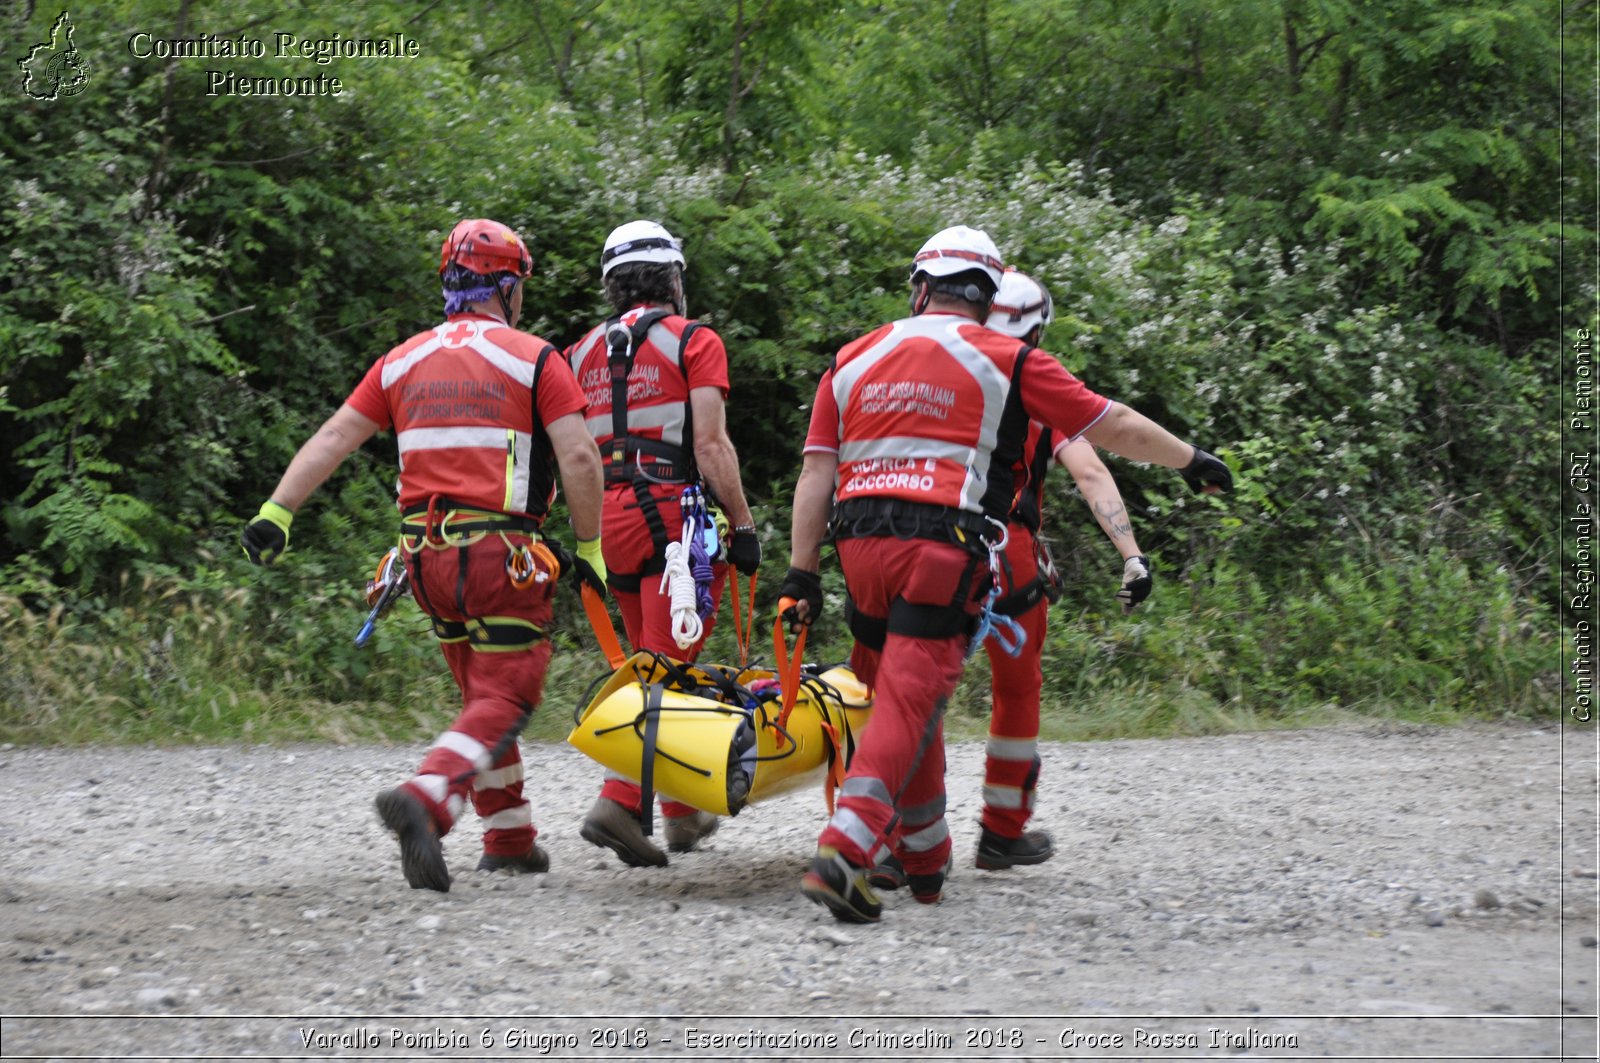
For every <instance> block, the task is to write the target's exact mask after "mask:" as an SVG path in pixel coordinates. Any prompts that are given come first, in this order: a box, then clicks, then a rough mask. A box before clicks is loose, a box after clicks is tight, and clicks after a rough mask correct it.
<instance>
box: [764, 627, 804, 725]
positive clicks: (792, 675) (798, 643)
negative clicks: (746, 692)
mask: <svg viewBox="0 0 1600 1063" xmlns="http://www.w3.org/2000/svg"><path fill="white" fill-rule="evenodd" d="M794 605H795V600H794V599H793V598H779V599H778V619H777V620H775V621H774V622H773V624H772V659H773V661H774V662H775V663H776V665H777V670H778V681H779V682H780V683H782V684H783V703H782V704H783V708H782V710H781V711H780V712H779V713H778V726H779V727H787V726H788V724H789V713H790V712H792V711H793V710H794V703H795V701H796V700H797V699H798V698H799V697H800V662H801V660H802V659H804V657H805V652H806V629H805V628H804V627H802V628H801V629H800V634H798V635H796V636H795V637H794V656H793V657H791V656H789V653H788V649H787V647H786V646H785V644H784V637H783V614H784V613H785V612H787V611H788V610H789V609H792V608H794ZM777 748H779V749H782V748H783V732H782V731H779V732H778V734H777Z"/></svg>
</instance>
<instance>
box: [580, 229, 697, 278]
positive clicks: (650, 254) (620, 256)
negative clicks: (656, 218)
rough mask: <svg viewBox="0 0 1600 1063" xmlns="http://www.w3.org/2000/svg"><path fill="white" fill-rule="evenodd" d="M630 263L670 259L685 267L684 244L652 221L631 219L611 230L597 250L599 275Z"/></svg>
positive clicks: (667, 260)
mask: <svg viewBox="0 0 1600 1063" xmlns="http://www.w3.org/2000/svg"><path fill="white" fill-rule="evenodd" d="M629 262H672V263H676V264H677V267H678V268H679V269H682V268H683V266H684V261H683V245H682V244H680V243H679V242H678V240H677V238H676V237H675V236H673V235H672V234H671V233H669V232H667V230H666V227H665V226H663V225H661V224H659V223H657V222H653V221H630V222H627V223H626V224H623V225H619V226H617V227H616V228H615V229H612V230H611V235H610V236H608V237H606V246H605V248H604V249H603V250H602V251H601V252H600V276H602V277H604V276H606V274H608V273H610V272H611V271H612V270H613V269H615V268H617V267H618V266H621V265H626V264H627V263H629Z"/></svg>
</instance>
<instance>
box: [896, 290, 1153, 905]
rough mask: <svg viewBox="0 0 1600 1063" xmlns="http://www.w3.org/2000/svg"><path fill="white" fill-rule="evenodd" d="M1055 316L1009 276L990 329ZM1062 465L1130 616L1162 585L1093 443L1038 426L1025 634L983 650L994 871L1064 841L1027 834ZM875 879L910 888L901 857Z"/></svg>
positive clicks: (1021, 618) (1026, 556)
mask: <svg viewBox="0 0 1600 1063" xmlns="http://www.w3.org/2000/svg"><path fill="white" fill-rule="evenodd" d="M1052 316H1053V307H1052V302H1051V299H1050V292H1049V291H1048V290H1047V289H1046V288H1045V287H1044V285H1042V284H1040V283H1039V282H1038V281H1037V280H1035V279H1034V278H1032V277H1030V276H1028V275H1027V274H1026V273H1022V272H1019V271H1017V270H1014V269H1008V270H1006V272H1005V275H1004V276H1003V277H1002V278H1001V280H1000V291H999V294H997V295H996V296H995V301H994V304H993V305H992V306H991V307H990V310H989V319H988V322H987V324H988V326H989V327H990V328H991V329H993V330H995V331H996V332H1003V333H1005V334H1006V335H1008V336H1014V337H1016V338H1017V339H1019V340H1022V341H1023V342H1025V343H1028V344H1030V345H1033V346H1037V345H1038V344H1039V341H1040V337H1041V334H1042V333H1043V331H1044V327H1045V326H1046V325H1048V324H1049V323H1050V320H1051V318H1052ZM1052 464H1059V465H1061V466H1063V467H1064V468H1065V469H1066V470H1067V471H1068V472H1069V473H1071V474H1072V479H1073V482H1074V483H1076V484H1077V487H1078V491H1079V493H1081V494H1082V495H1083V500H1084V502H1085V503H1087V504H1088V506H1089V508H1090V510H1091V511H1092V512H1093V513H1094V516H1095V520H1096V521H1097V522H1098V523H1099V525H1100V528H1101V530H1103V531H1104V532H1105V534H1106V537H1107V538H1108V539H1110V540H1111V544H1112V545H1113V546H1115V547H1116V548H1117V551H1118V552H1119V553H1120V554H1121V555H1122V574H1121V586H1120V587H1119V588H1118V590H1117V594H1116V596H1117V599H1118V600H1119V601H1120V602H1122V607H1123V610H1124V612H1131V611H1132V610H1133V607H1134V606H1136V605H1138V604H1139V603H1140V602H1142V601H1144V600H1145V598H1146V597H1148V596H1149V594H1150V589H1151V586H1152V583H1153V578H1152V575H1151V568H1150V559H1149V558H1147V557H1146V556H1145V555H1144V554H1143V553H1142V552H1141V551H1140V549H1139V543H1138V540H1137V539H1136V538H1135V537H1134V534H1133V527H1132V525H1131V524H1129V522H1128V511H1127V507H1126V506H1125V505H1124V504H1123V501H1122V494H1121V492H1120V491H1118V490H1117V483H1116V481H1115V480H1114V479H1113V478H1112V476H1111V472H1110V470H1108V469H1107V468H1106V467H1105V463H1104V462H1102V461H1101V460H1100V458H1099V456H1098V455H1097V454H1096V453H1095V449H1094V447H1093V446H1092V445H1091V444H1090V443H1089V441H1088V440H1086V439H1083V438H1081V437H1080V438H1078V439H1071V440H1069V439H1063V438H1061V437H1060V436H1058V435H1057V434H1056V433H1055V432H1054V431H1053V430H1051V429H1049V428H1046V427H1045V426H1044V425H1042V424H1040V423H1039V422H1038V421H1029V422H1028V438H1027V442H1026V443H1024V445H1023V449H1022V458H1021V460H1020V461H1018V462H1017V464H1016V465H1014V466H1013V467H1012V469H1011V477H1012V487H1013V491H1014V495H1013V499H1012V503H1011V512H1010V515H1009V517H1008V520H1007V524H1006V550H1005V557H1004V559H1003V561H1002V563H1001V566H1000V597H999V598H998V599H997V600H996V601H995V603H994V605H993V609H994V611H995V612H996V613H999V614H1001V615H1003V616H1009V617H1011V618H1012V619H1014V620H1015V621H1016V622H1017V623H1018V624H1020V625H1021V629H1022V632H1023V634H1024V636H1025V637H1024V639H1023V640H1022V641H1021V645H1020V646H1019V647H1018V651H1019V652H1018V653H1017V654H1016V655H1015V656H1013V655H1011V654H1010V653H1008V652H1006V650H1005V648H1003V647H1002V646H1000V645H998V644H997V643H996V641H995V640H993V639H986V640H985V641H984V646H983V648H984V650H985V651H986V652H987V653H988V655H989V666H990V689H991V693H992V696H993V699H994V708H993V712H992V714H991V717H990V723H989V740H988V743H987V745H986V747H985V749H984V776H983V813H982V816H981V818H980V820H979V823H980V827H981V833H980V835H979V838H978V851H977V857H976V861H975V862H976V864H977V866H978V868H979V869H980V870H984V871H998V870H1001V869H1004V868H1009V867H1016V866H1018V865H1023V864H1042V863H1044V862H1045V861H1046V860H1049V859H1050V858H1051V857H1052V856H1054V855H1055V841H1054V839H1052V838H1051V837H1050V834H1049V833H1048V832H1046V831H1043V830H1026V829H1025V828H1026V827H1027V824H1028V820H1029V818H1030V817H1031V816H1032V815H1033V809H1034V797H1035V793H1036V791H1037V788H1038V782H1039V773H1040V767H1041V764H1040V760H1039V692H1040V689H1041V687H1042V686H1043V683H1044V674H1043V670H1042V668H1041V652H1042V650H1043V648H1044V640H1045V634H1046V631H1047V620H1048V607H1049V604H1050V603H1051V602H1054V601H1056V600H1057V599H1058V598H1059V597H1060V595H1061V579H1060V576H1059V575H1058V574H1057V572H1056V568H1055V564H1054V562H1053V561H1052V560H1051V558H1050V552H1049V549H1048V548H1047V547H1046V546H1045V544H1044V542H1043V541H1042V540H1041V539H1040V538H1039V534H1038V533H1039V526H1040V521H1041V517H1042V510H1043V506H1044V482H1045V477H1046V476H1048V475H1049V472H1050V466H1051V465H1052ZM869 881H871V883H872V885H874V886H876V887H878V888H879V889H899V888H900V887H901V886H904V885H905V872H904V870H903V868H902V867H901V865H900V861H899V859H898V857H896V856H894V855H893V854H891V855H889V856H887V857H885V858H884V859H883V861H882V862H880V863H879V864H878V865H877V866H876V867H874V868H873V869H872V874H871V875H870V876H869Z"/></svg>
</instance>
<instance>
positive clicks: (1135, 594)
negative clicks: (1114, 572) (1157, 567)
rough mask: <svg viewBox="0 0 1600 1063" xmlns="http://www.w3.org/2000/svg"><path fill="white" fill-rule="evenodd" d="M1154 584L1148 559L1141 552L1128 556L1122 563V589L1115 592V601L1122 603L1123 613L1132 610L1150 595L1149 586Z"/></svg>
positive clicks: (1153, 575)
mask: <svg viewBox="0 0 1600 1063" xmlns="http://www.w3.org/2000/svg"><path fill="white" fill-rule="evenodd" d="M1154 585H1155V573H1154V572H1153V571H1152V570H1151V568H1150V559H1149V558H1148V557H1145V556H1144V555H1143V554H1139V555H1137V556H1134V557H1130V558H1128V559H1127V560H1126V561H1124V562H1123V563H1122V589H1121V590H1119V591H1118V592H1117V601H1119V602H1121V603H1122V611H1123V613H1124V614H1127V613H1131V612H1133V607H1134V606H1136V605H1138V604H1139V603H1140V602H1142V601H1144V600H1145V599H1146V598H1148V597H1150V588H1151V587H1153V586H1154Z"/></svg>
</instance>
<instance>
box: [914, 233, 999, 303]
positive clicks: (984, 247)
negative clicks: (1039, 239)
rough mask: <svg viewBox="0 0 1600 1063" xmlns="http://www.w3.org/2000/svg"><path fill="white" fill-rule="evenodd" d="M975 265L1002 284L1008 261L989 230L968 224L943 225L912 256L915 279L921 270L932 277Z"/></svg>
mask: <svg viewBox="0 0 1600 1063" xmlns="http://www.w3.org/2000/svg"><path fill="white" fill-rule="evenodd" d="M973 269H979V270H982V271H983V272H984V273H986V274H987V275H988V277H989V280H990V282H991V283H992V284H993V285H994V287H995V288H999V287H1000V276H1001V274H1002V273H1004V272H1005V263H1004V262H1003V261H1002V260H1001V258H1000V249H999V248H998V247H996V246H995V245H994V241H993V240H991V239H989V234H988V233H986V232H984V231H983V230H982V229H973V228H969V227H968V226H965V225H952V226H951V227H950V228H948V229H940V230H939V231H938V232H936V233H934V234H933V235H932V236H931V237H929V238H928V242H927V243H925V244H923V245H922V249H921V250H920V251H918V252H917V257H916V258H914V259H912V260H911V277H912V279H913V280H915V279H916V276H917V274H919V273H926V274H928V275H929V276H930V277H948V276H950V275H951V274H952V273H965V272H966V271H967V270H973Z"/></svg>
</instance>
